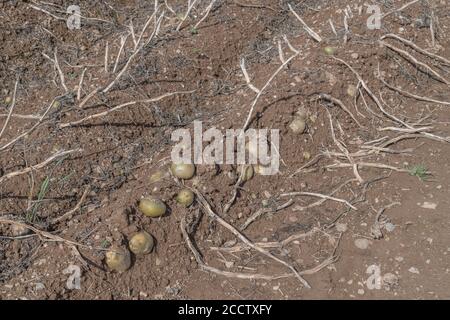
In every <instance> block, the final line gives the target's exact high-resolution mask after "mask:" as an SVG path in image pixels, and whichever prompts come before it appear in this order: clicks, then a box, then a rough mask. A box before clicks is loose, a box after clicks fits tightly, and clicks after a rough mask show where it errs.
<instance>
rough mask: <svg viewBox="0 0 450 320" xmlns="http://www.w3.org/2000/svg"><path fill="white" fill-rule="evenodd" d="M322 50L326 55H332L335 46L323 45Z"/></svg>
mask: <svg viewBox="0 0 450 320" xmlns="http://www.w3.org/2000/svg"><path fill="white" fill-rule="evenodd" d="M323 51H324V52H325V53H326V54H328V55H332V54H334V53H335V52H336V48H333V47H325V48H323Z"/></svg>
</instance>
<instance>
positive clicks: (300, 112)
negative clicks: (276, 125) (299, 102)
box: [295, 107, 308, 120]
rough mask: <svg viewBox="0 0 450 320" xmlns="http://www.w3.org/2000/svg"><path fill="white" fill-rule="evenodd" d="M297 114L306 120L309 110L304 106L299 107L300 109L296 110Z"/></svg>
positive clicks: (299, 117)
mask: <svg viewBox="0 0 450 320" xmlns="http://www.w3.org/2000/svg"><path fill="white" fill-rule="evenodd" d="M295 115H296V118H298V119H303V120H306V119H307V118H308V112H307V111H306V109H305V108H303V107H300V108H298V110H297V111H296V112H295Z"/></svg>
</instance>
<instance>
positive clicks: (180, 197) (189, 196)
mask: <svg viewBox="0 0 450 320" xmlns="http://www.w3.org/2000/svg"><path fill="white" fill-rule="evenodd" d="M194 197H195V196H194V193H193V192H192V191H191V190H189V189H183V190H181V191H180V192H178V194H177V197H176V200H177V202H178V203H179V204H181V205H182V206H183V207H189V206H190V205H191V204H192V202H194Z"/></svg>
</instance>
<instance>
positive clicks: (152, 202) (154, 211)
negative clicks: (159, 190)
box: [139, 198, 167, 218]
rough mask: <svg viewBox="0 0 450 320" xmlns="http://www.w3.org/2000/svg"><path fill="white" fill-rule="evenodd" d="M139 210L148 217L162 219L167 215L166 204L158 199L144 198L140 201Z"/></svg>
mask: <svg viewBox="0 0 450 320" xmlns="http://www.w3.org/2000/svg"><path fill="white" fill-rule="evenodd" d="M139 210H140V211H141V212H142V213H143V214H144V215H146V216H147V217H152V218H156V217H160V216H162V215H164V214H165V213H166V210H167V207H166V204H165V203H164V202H162V201H161V200H159V199H156V198H143V199H141V201H139Z"/></svg>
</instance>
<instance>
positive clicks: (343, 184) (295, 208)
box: [292, 179, 358, 211]
mask: <svg viewBox="0 0 450 320" xmlns="http://www.w3.org/2000/svg"><path fill="white" fill-rule="evenodd" d="M355 181H358V180H357V179H350V180H347V181H346V182H344V183H342V184H341V185H340V186H338V187H337V188H336V189H334V190H333V191H332V192H330V193H329V194H328V196H329V197H332V196H333V195H335V194H336V193H337V192H338V191H339V190H341V189H342V188H343V187H344V186H346V185H347V184H349V183H351V182H355ZM327 200H329V199H327V198H321V200H318V201H316V202H313V203H311V204H309V205H307V206H295V207H294V208H293V209H292V211H303V210H306V209H310V208H313V207H317V206H320V205H321V204H322V203H324V202H325V201H327Z"/></svg>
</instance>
